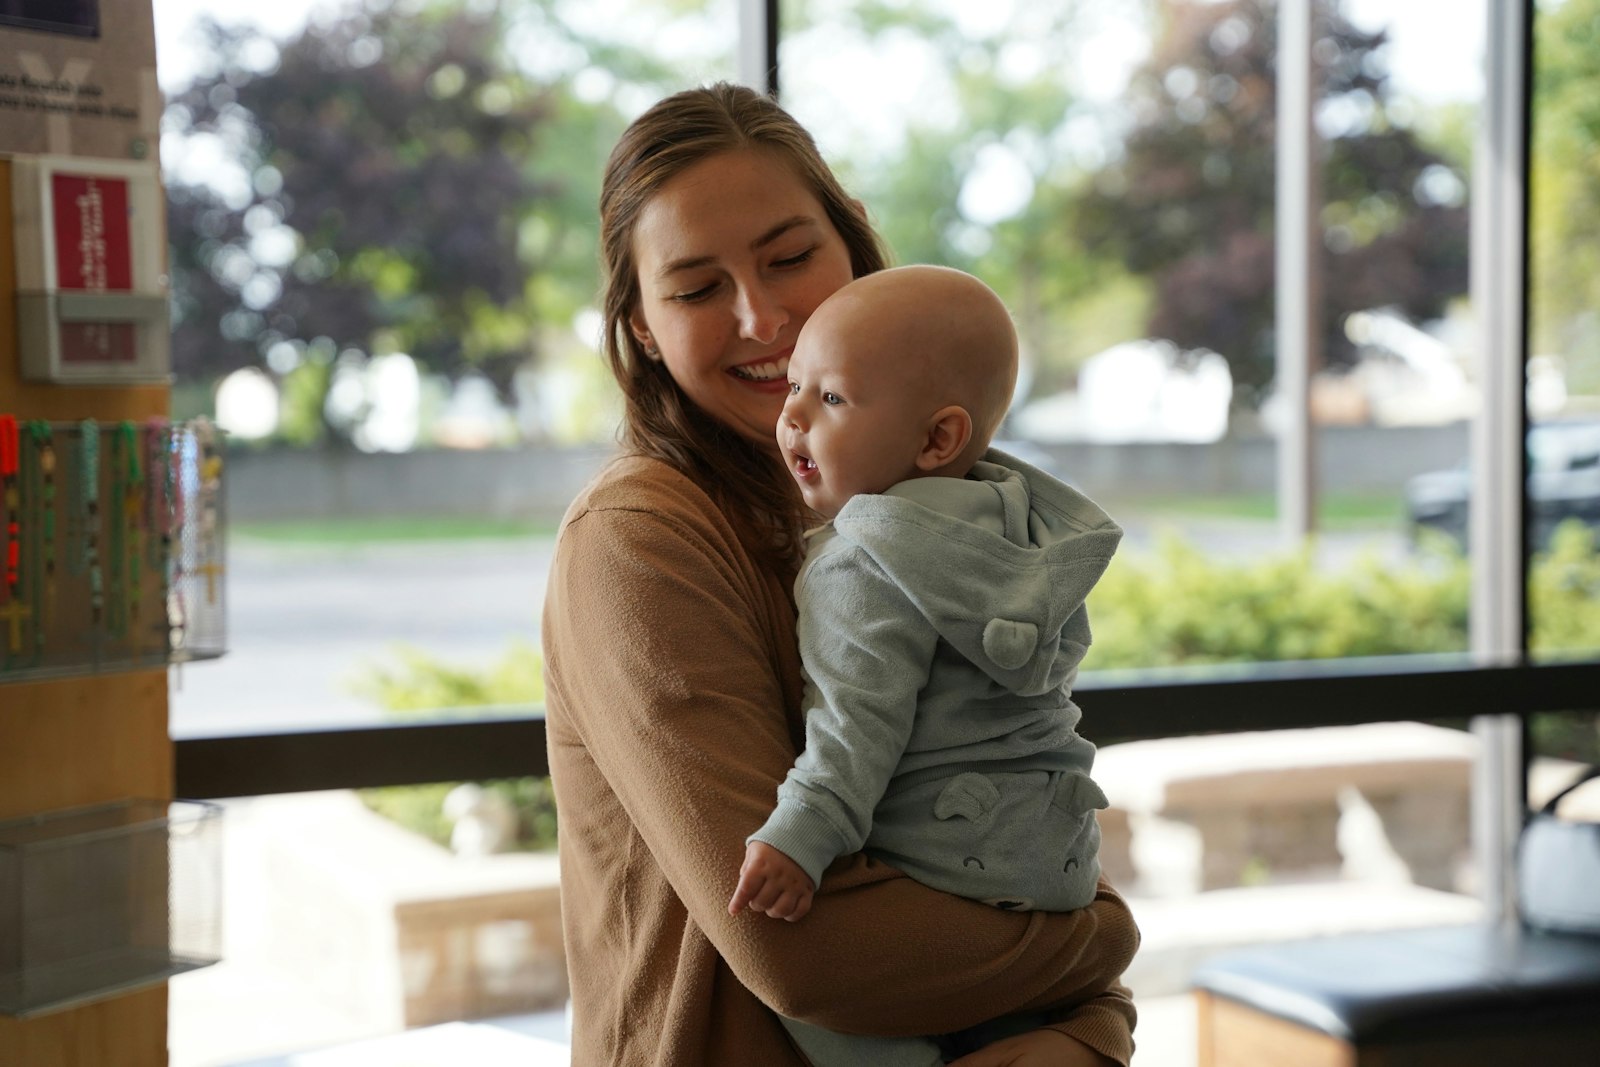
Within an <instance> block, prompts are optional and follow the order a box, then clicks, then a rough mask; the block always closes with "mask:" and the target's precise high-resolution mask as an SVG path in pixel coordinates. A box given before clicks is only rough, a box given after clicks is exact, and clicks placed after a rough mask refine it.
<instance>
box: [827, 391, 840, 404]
mask: <svg viewBox="0 0 1600 1067" xmlns="http://www.w3.org/2000/svg"><path fill="white" fill-rule="evenodd" d="M822 402H823V403H824V404H843V403H844V397H842V396H840V395H839V394H838V393H826V392H825V393H823V394H822Z"/></svg>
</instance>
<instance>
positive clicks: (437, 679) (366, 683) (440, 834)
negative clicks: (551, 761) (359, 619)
mask: <svg viewBox="0 0 1600 1067" xmlns="http://www.w3.org/2000/svg"><path fill="white" fill-rule="evenodd" d="M395 655H396V656H397V658H398V659H399V661H400V665H399V666H398V667H384V666H381V665H373V666H369V667H368V668H367V669H366V671H365V672H364V673H363V674H362V675H361V676H360V677H358V678H357V679H356V681H355V683H354V685H353V688H354V689H355V691H356V692H358V693H360V694H362V695H364V696H367V697H369V698H371V699H372V700H373V701H375V702H376V703H378V704H379V705H380V706H382V707H383V708H384V709H385V710H386V711H387V712H388V713H389V714H390V715H391V716H393V717H395V718H398V719H407V720H415V719H431V720H437V719H440V718H449V717H451V713H452V712H454V713H456V714H458V715H464V714H482V712H483V709H484V708H486V707H496V706H508V705H512V706H526V705H537V704H542V703H543V702H544V675H543V670H544V667H543V657H542V656H541V655H540V653H539V650H538V649H537V648H534V647H533V646H532V645H530V644H528V643H526V642H516V643H514V644H513V645H512V646H511V648H510V649H508V650H507V652H506V653H505V655H504V656H502V657H501V659H500V661H499V662H498V663H496V664H495V665H494V666H492V667H490V668H489V669H488V670H487V671H483V670H476V669H473V668H470V667H460V666H452V665H449V664H446V663H444V662H442V661H440V660H437V659H435V658H433V657H432V656H429V655H428V654H426V653H424V652H421V651H419V650H417V649H414V648H407V647H400V648H397V649H396V650H395ZM458 784H459V783H457V782H434V783H430V784H428V785H403V786H389V787H385V788H380V789H363V790H359V795H360V797H361V799H362V801H363V803H365V804H366V805H367V807H369V808H371V809H372V810H373V811H376V812H377V813H378V814H380V815H383V816H384V817H386V818H388V819H391V820H393V821H394V822H396V823H398V824H399V825H401V826H404V827H405V828H406V829H408V830H411V831H412V832H414V833H418V834H421V835H422V836H424V837H426V838H429V839H430V840H432V841H435V842H437V843H439V844H440V845H444V846H446V847H448V846H449V844H450V830H451V823H450V820H448V819H446V818H445V817H444V812H443V810H442V809H443V805H444V798H445V795H446V794H447V793H449V792H450V790H451V789H453V788H455V786H456V785H458ZM481 784H482V785H483V787H484V789H486V790H489V791H490V792H494V793H498V794H500V795H501V796H503V797H504V798H505V799H506V800H507V801H509V802H510V803H511V806H512V808H513V809H514V810H515V811H516V813H517V835H516V839H515V841H514V843H513V846H512V847H513V849H514V850H516V851H522V852H537V851H546V850H549V849H552V848H554V847H555V843H556V806H555V797H554V795H553V793H552V792H551V789H550V779H549V778H548V777H529V778H508V779H504V780H500V781H494V782H483V783H481Z"/></svg>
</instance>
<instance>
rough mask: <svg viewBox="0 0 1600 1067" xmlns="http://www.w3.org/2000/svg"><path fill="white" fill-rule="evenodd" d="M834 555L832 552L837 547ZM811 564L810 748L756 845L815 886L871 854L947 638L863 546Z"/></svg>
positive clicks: (800, 631)
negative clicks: (870, 838)
mask: <svg viewBox="0 0 1600 1067" xmlns="http://www.w3.org/2000/svg"><path fill="white" fill-rule="evenodd" d="M830 547H831V546H830ZM841 548H842V550H833V551H828V550H824V554H823V555H820V556H818V557H817V558H815V559H813V560H812V561H811V562H809V563H808V564H807V565H806V568H805V570H804V571H803V572H802V575H801V580H800V584H799V585H798V586H797V588H796V593H797V597H796V599H797V600H798V601H799V604H800V612H799V619H798V622H797V637H798V639H799V643H800V657H801V662H802V664H803V667H804V673H805V677H806V680H807V681H808V682H809V683H810V684H809V685H808V686H807V687H806V696H805V715H806V745H805V750H804V751H803V752H801V753H800V755H799V757H798V758H797V759H796V760H795V763H794V766H793V767H792V768H790V770H789V773H788V775H787V776H786V777H785V779H784V782H783V784H782V785H781V786H779V787H778V804H777V807H776V808H775V809H774V810H773V812H772V814H771V815H770V816H769V817H768V818H767V821H766V822H765V823H764V824H763V825H762V826H761V828H760V829H758V830H757V831H756V832H755V833H753V834H751V835H750V838H749V839H748V840H752V841H763V842H765V843H766V844H768V845H771V846H772V847H773V848H775V849H777V850H778V851H780V852H782V853H783V854H784V855H785V856H787V857H789V858H790V859H792V860H793V861H794V862H795V863H797V864H798V865H799V866H800V869H801V870H802V871H804V872H805V873H806V875H807V876H808V877H809V879H810V880H811V883H812V884H813V885H815V884H817V883H819V882H821V880H822V872H823V871H824V870H825V869H827V867H828V865H829V864H830V863H832V862H833V861H834V860H835V859H836V858H837V857H839V856H845V855H850V854H851V853H854V852H857V851H859V850H860V849H861V846H862V844H863V843H864V842H865V841H866V839H867V835H868V834H869V833H871V831H872V815H873V809H874V808H875V807H876V806H877V804H878V801H879V800H881V799H882V797H883V794H884V791H885V789H887V788H888V785H889V780H890V779H891V778H892V777H893V776H894V771H895V768H896V766H897V765H898V764H899V762H900V757H901V754H902V753H903V752H904V751H905V747H906V743H907V741H908V740H909V739H910V737H911V731H912V727H913V723H914V720H915V718H916V713H917V694H918V692H919V691H920V690H921V689H922V687H923V686H924V685H926V684H927V680H928V669H929V665H930V663H931V662H932V660H933V656H934V653H935V649H936V646H937V644H938V637H939V635H938V633H937V631H935V630H934V628H933V626H932V624H931V623H929V622H928V620H927V619H926V618H925V617H924V616H923V615H922V614H921V612H920V611H918V610H917V608H916V606H915V605H914V604H913V603H912V602H911V600H910V598H909V597H908V596H907V595H906V593H905V591H904V590H902V589H901V588H900V587H898V586H897V585H895V583H894V582H893V581H892V580H890V579H889V578H888V576H887V575H885V574H884V573H883V571H882V569H881V568H879V567H878V566H877V564H876V563H874V562H873V561H872V560H871V559H870V558H869V557H867V556H866V554H865V553H864V552H862V551H860V550H859V549H857V548H855V547H854V546H843V545H841Z"/></svg>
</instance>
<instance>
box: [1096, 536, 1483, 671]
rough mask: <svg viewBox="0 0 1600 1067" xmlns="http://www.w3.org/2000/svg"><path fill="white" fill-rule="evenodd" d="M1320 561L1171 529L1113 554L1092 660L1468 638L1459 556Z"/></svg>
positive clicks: (1103, 665) (1261, 653) (1168, 660)
mask: <svg viewBox="0 0 1600 1067" xmlns="http://www.w3.org/2000/svg"><path fill="white" fill-rule="evenodd" d="M1429 562H1430V566H1427V567H1425V568H1415V569H1411V568H1408V569H1404V570H1397V569H1393V568H1390V567H1386V566H1384V565H1383V564H1382V563H1381V562H1380V561H1378V560H1377V559H1375V558H1368V559H1363V560H1361V561H1359V562H1358V563H1356V564H1355V565H1354V566H1353V567H1352V568H1351V569H1350V570H1349V571H1347V572H1343V573H1340V572H1330V571H1326V570H1320V569H1318V568H1317V566H1316V565H1315V562H1314V560H1313V559H1312V557H1311V554H1310V553H1309V552H1301V553H1297V554H1293V555H1284V556H1281V557H1276V558H1268V559H1264V560H1259V561H1252V562H1240V563H1232V562H1218V561H1215V560H1213V559H1211V558H1209V557H1207V556H1205V555H1204V554H1202V553H1201V552H1200V551H1199V550H1197V549H1195V548H1192V547H1190V546H1189V545H1186V544H1184V543H1183V542H1181V541H1179V540H1177V539H1176V538H1172V537H1168V538H1164V539H1163V540H1162V541H1161V542H1160V544H1159V546H1158V547H1157V548H1156V549H1155V550H1154V551H1153V552H1151V553H1148V554H1137V553H1130V554H1127V555H1126V556H1119V557H1118V559H1117V562H1116V563H1114V564H1113V565H1112V567H1111V569H1110V571H1108V572H1107V574H1106V576H1105V578H1103V579H1102V580H1101V582H1100V584H1099V585H1098V586H1096V587H1095V590H1094V592H1093V593H1091V594H1090V597H1089V615H1090V618H1091V619H1092V620H1093V624H1094V633H1095V641H1094V646H1093V647H1092V648H1091V649H1090V652H1089V658H1088V660H1087V661H1086V662H1085V666H1086V667H1088V668H1091V669H1110V668H1135V667H1170V666H1182V665H1189V664H1215V663H1248V662H1266V661H1276V660H1302V659H1331V658H1343V657H1351V656H1387V655H1401V654H1407V653H1421V652H1452V651H1460V650H1463V649H1465V648H1466V646H1467V604H1468V599H1469V594H1468V576H1467V569H1466V565H1465V563H1464V562H1463V561H1462V560H1461V559H1460V558H1459V557H1457V558H1453V559H1452V558H1450V557H1447V556H1440V557H1436V558H1434V559H1432V560H1430V561H1429Z"/></svg>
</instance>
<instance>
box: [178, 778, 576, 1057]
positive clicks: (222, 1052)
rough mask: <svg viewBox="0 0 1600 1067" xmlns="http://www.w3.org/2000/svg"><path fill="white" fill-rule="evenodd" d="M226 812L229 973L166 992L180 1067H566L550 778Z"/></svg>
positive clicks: (222, 968)
mask: <svg viewBox="0 0 1600 1067" xmlns="http://www.w3.org/2000/svg"><path fill="white" fill-rule="evenodd" d="M224 808H225V811H224V815H223V819H222V827H223V830H224V833H225V837H226V840H225V842H224V845H223V849H222V856H223V870H222V896H223V908H222V915H223V917H224V919H223V927H224V928H223V953H222V955H223V960H222V962H221V963H219V964H217V965H215V966H213V967H210V968H207V969H205V970H202V971H196V972H193V973H191V974H187V975H183V976H180V977H179V978H177V979H175V980H173V981H172V982H171V983H170V986H169V1003H170V1014H171V1023H170V1027H169V1033H168V1041H169V1048H170V1057H171V1063H172V1067H268V1065H272V1067H293V1065H295V1064H300V1063H305V1064H311V1063H330V1064H347V1063H348V1064H355V1063H361V1064H385V1065H387V1064H400V1063H415V1064H435V1063H437V1064H467V1063H471V1064H486V1065H487V1064H501V1063H507V1064H509V1063H517V1064H523V1065H526V1067H554V1065H556V1064H560V1065H562V1067H565V1064H566V1062H567V1055H566V1041H567V1039H566V1015H565V1004H566V995H567V993H566V991H567V982H566V971H565V965H564V962H563V953H562V948H561V924H560V899H559V888H558V882H557V875H556V860H555V854H554V852H553V851H551V849H552V848H553V845H554V837H553V825H554V813H553V810H552V808H551V806H550V803H549V786H548V781H547V780H536V779H519V780H513V781H503V782H485V783H443V784H439V785H427V786H416V787H410V788H407V789H404V790H368V791H362V792H359V793H355V792H345V791H340V792H330V793H301V794H294V795H290V796H278V797H250V798H241V799H237V800H229V801H227V802H225V804H224Z"/></svg>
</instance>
